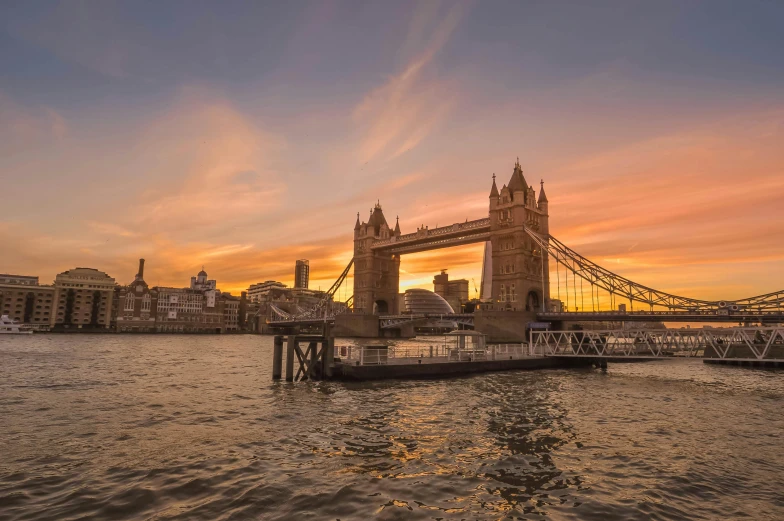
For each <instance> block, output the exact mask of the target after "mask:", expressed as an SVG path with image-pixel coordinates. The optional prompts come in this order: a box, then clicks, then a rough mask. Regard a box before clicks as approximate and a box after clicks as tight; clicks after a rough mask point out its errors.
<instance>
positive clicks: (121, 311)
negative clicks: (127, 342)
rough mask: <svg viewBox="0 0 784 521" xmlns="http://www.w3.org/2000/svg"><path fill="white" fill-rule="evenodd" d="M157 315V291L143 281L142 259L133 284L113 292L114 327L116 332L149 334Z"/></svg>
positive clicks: (119, 287) (153, 329) (152, 329)
mask: <svg viewBox="0 0 784 521" xmlns="http://www.w3.org/2000/svg"><path fill="white" fill-rule="evenodd" d="M157 314H158V291H157V290H156V289H150V288H149V287H148V286H147V283H146V282H145V281H144V259H139V272H138V273H137V274H136V277H135V278H134V279H133V282H131V283H130V284H128V285H127V286H117V287H116V288H115V290H114V304H113V306H112V317H113V320H114V327H115V329H116V330H117V331H118V332H133V333H150V332H153V331H155V319H156V317H157Z"/></svg>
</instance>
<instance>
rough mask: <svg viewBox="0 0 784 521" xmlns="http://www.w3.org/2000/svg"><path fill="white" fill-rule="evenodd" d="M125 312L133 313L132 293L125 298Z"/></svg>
mask: <svg viewBox="0 0 784 521" xmlns="http://www.w3.org/2000/svg"><path fill="white" fill-rule="evenodd" d="M125 311H133V294H131V293H128V294H127V295H126V296H125Z"/></svg>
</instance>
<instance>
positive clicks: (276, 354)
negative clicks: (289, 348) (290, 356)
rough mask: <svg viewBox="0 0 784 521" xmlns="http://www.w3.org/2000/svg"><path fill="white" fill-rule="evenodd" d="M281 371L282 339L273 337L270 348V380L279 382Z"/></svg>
mask: <svg viewBox="0 0 784 521" xmlns="http://www.w3.org/2000/svg"><path fill="white" fill-rule="evenodd" d="M282 370H283V337H282V336H275V340H274V344H273V348H272V379H273V380H280V375H281V372H282Z"/></svg>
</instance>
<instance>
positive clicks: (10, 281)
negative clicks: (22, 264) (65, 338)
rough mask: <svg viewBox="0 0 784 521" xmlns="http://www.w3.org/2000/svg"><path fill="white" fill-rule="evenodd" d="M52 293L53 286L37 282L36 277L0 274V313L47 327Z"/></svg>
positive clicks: (51, 304)
mask: <svg viewBox="0 0 784 521" xmlns="http://www.w3.org/2000/svg"><path fill="white" fill-rule="evenodd" d="M54 293H55V289H54V286H42V285H40V284H38V277H33V276H29V275H10V274H0V315H8V316H9V317H10V318H11V319H13V320H17V321H19V322H21V323H23V324H39V325H41V326H46V327H48V326H49V325H50V323H51V320H52V309H53V307H54V304H53V302H54Z"/></svg>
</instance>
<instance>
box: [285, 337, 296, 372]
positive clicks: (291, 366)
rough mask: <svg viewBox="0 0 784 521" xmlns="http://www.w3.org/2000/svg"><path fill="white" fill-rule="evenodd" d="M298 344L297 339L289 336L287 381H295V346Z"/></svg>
mask: <svg viewBox="0 0 784 521" xmlns="http://www.w3.org/2000/svg"><path fill="white" fill-rule="evenodd" d="M296 343H297V337H296V336H294V335H289V336H288V337H287V338H286V381H287V382H293V381H294V346H295V345H296Z"/></svg>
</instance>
